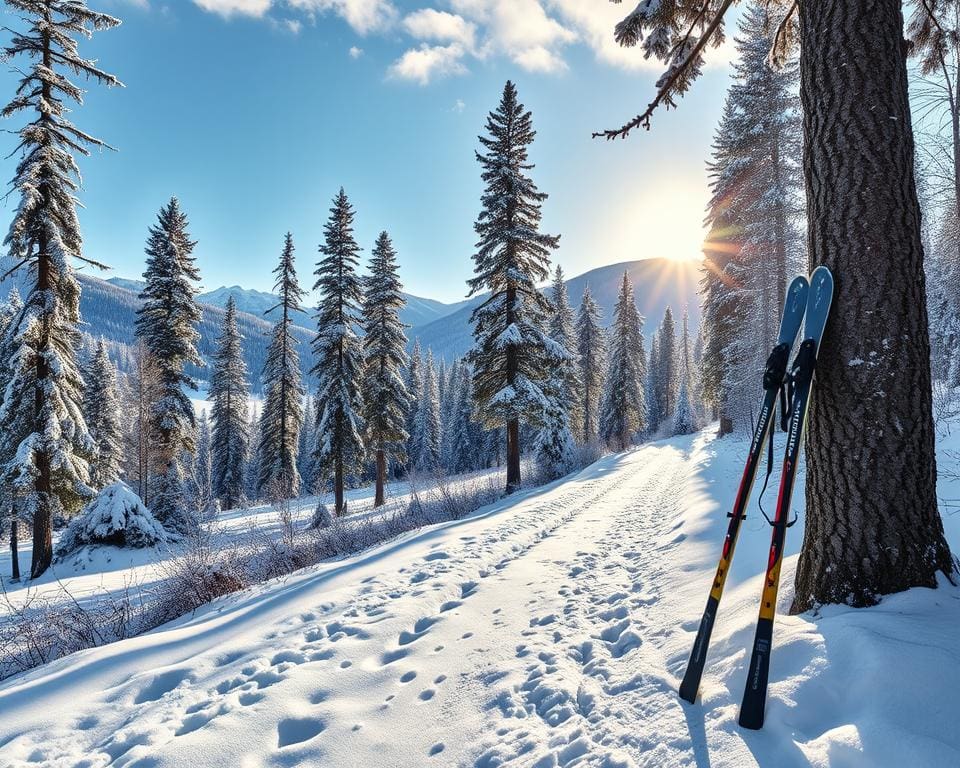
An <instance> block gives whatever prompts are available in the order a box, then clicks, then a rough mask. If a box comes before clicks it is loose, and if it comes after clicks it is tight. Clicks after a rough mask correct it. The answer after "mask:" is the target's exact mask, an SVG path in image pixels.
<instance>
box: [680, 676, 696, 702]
mask: <svg viewBox="0 0 960 768" xmlns="http://www.w3.org/2000/svg"><path fill="white" fill-rule="evenodd" d="M697 692H698V691H697V686H695V685H691V684H689V683H687V681H686V680H684V681H683V682H682V683H680V698H681V699H683V700H684V701H686V702H687V703H689V704H696V703H697Z"/></svg>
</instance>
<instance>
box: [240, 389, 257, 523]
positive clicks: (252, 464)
mask: <svg viewBox="0 0 960 768" xmlns="http://www.w3.org/2000/svg"><path fill="white" fill-rule="evenodd" d="M248 410H249V411H250V420H249V421H248V422H247V453H246V456H245V457H244V463H243V497H244V498H243V499H242V503H243V504H248V503H250V502H252V501H259V500H260V496H259V483H258V482H257V481H258V480H259V475H258V473H259V472H260V457H259V455H258V453H257V446H258V445H260V423H261V419H260V416H261V413H260V410H259V408H258V407H257V404H256V403H254V404H253V407H252V408H249V409H248Z"/></svg>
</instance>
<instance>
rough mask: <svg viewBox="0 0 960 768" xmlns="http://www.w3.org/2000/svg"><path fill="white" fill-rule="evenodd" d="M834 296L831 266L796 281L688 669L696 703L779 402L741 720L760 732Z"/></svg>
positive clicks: (687, 691) (685, 685)
mask: <svg viewBox="0 0 960 768" xmlns="http://www.w3.org/2000/svg"><path fill="white" fill-rule="evenodd" d="M832 300H833V276H832V275H831V274H830V270H828V269H827V268H826V267H817V268H816V269H815V270H814V271H813V274H812V275H810V280H809V281H808V280H807V278H805V277H797V278H795V279H794V280H793V282H792V283H790V286H789V288H788V290H787V297H786V301H785V303H784V308H783V315H782V317H781V320H780V334H779V336H778V338H777V345H776V346H775V347H774V348H773V351H772V352H771V353H770V357H769V359H768V360H767V367H766V371H765V372H764V375H763V389H764V395H763V402H762V404H761V407H760V415H759V418H758V419H757V424H756V427H755V428H754V432H753V439H752V441H751V443H750V452H749V454H748V456H747V462H746V466H745V467H744V469H743V476H742V478H741V480H740V487H739V489H738V491H737V496H736V500H735V502H734V505H733V511H731V512H730V513H729V514H728V517H729V518H730V523H729V524H728V526H727V535H726V538H725V539H724V541H723V549H722V551H721V554H720V563H719V564H718V565H717V572H716V576H715V577H714V580H713V587H712V588H711V590H710V597H709V598H708V599H707V607H706V609H705V610H704V612H703V618H701V619H700V626H699V628H698V630H697V637H696V640H695V641H694V643H693V650H692V651H691V653H690V661H689V662H688V664H687V671H686V673H685V674H684V676H683V682H682V683H681V685H680V697H681V698H683V699H685V700H686V701H689V702H690V703H691V704H692V703H693V702H694V701H695V700H696V698H697V691H698V690H699V688H700V678H701V677H702V675H703V668H704V664H705V663H706V657H707V648H708V646H709V645H710V635H711V634H712V632H713V624H714V620H715V619H716V614H717V608H718V607H719V605H720V598H721V597H722V596H723V587H724V584H725V583H726V580H727V574H728V573H729V570H730V563H731V561H732V560H733V553H734V549H735V548H736V544H737V537H738V536H739V534H740V524H741V523H742V522H743V520H744V518H745V517H746V514H745V512H746V508H747V502H748V501H749V499H750V492H751V490H752V489H753V482H754V479H755V478H756V475H757V468H758V467H759V465H760V461H761V459H762V457H763V446H764V441H765V440H766V439H767V437H768V436H769V437H770V439H772V430H774V429H775V426H774V424H775V418H774V417H775V415H776V410H777V402H778V399H779V403H780V411H781V415H782V421H783V424H784V428H785V429H786V431H787V447H786V454H785V456H784V460H783V471H782V474H781V477H780V490H779V493H778V495H777V508H776V513H775V515H774V518H773V520H769V522H770V524H771V526H772V528H773V532H772V535H771V541H770V554H769V557H768V560H767V573H766V579H765V580H764V586H763V594H762V596H761V598H760V616H759V619H758V621H757V632H756V636H755V638H754V642H753V652H752V654H751V658H750V667H749V669H748V672H747V685H746V689H745V690H744V694H743V702H742V704H741V705H740V725H741V726H743V727H744V728H751V729H758V728H760V727H762V726H763V714H764V707H765V703H766V696H767V679H768V677H769V672H770V652H771V647H772V643H773V619H774V615H775V612H776V604H777V590H778V588H779V584H780V566H781V565H782V563H783V550H784V542H785V541H786V535H787V528H788V527H790V526H791V525H792V524H793V523H792V521H790V519H789V510H790V499H791V497H792V495H793V485H794V480H795V478H796V470H797V460H798V458H799V455H800V445H801V438H802V437H803V428H804V424H805V421H806V416H807V406H808V405H809V402H810V388H811V385H812V383H813V371H814V368H815V367H816V362H817V352H818V351H819V348H820V340H821V339H822V338H823V329H824V326H825V325H826V322H827V316H828V315H829V313H830V304H831V301H832ZM801 323H803V324H804V332H803V340H802V341H801V343H800V348H799V350H798V352H797V355H796V357H795V358H794V363H793V366H792V368H791V370H790V372H789V374H788V372H787V363H788V359H789V356H790V350H791V349H792V347H793V345H794V342H795V341H796V339H797V336H798V335H799V333H800V325H801ZM771 450H772V444H771Z"/></svg>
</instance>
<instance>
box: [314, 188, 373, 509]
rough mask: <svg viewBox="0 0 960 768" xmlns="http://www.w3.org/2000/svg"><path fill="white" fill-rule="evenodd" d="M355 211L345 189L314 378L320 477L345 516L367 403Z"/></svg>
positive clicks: (322, 271) (325, 283) (323, 285)
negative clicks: (325, 478)
mask: <svg viewBox="0 0 960 768" xmlns="http://www.w3.org/2000/svg"><path fill="white" fill-rule="evenodd" d="M353 218H354V210H353V206H352V205H350V201H349V200H348V199H347V195H346V193H345V192H344V191H343V188H341V189H340V192H339V193H338V194H337V196H336V197H335V198H334V200H333V207H332V208H331V209H330V218H329V219H328V220H327V223H326V225H324V243H323V245H321V246H320V253H321V254H323V258H322V259H321V260H320V262H319V263H318V264H317V269H316V272H315V273H314V274H316V276H317V281H316V283H315V284H314V286H313V288H314V290H319V292H320V303H319V306H318V307H317V336H316V338H315V339H314V341H313V351H314V360H315V362H314V366H313V369H312V372H313V373H315V374H316V375H317V379H318V381H319V384H318V388H317V411H318V420H317V445H316V449H315V452H316V456H317V464H318V471H320V472H321V473H322V474H324V475H332V477H333V493H334V514H336V515H341V514H343V512H344V511H345V502H344V495H343V493H344V480H345V478H346V476H347V475H348V474H349V473H351V472H353V471H355V470H357V469H359V468H360V465H361V463H362V461H363V453H364V446H363V437H362V434H363V418H362V416H361V413H362V410H363V401H362V396H361V392H360V369H361V365H362V362H363V360H362V350H361V347H360V340H359V339H358V338H357V334H356V331H355V328H356V327H357V326H358V324H359V322H360V309H359V307H360V298H361V297H360V278H359V277H358V276H357V260H358V256H357V254H359V252H360V247H359V246H358V245H357V241H356V239H354V236H353Z"/></svg>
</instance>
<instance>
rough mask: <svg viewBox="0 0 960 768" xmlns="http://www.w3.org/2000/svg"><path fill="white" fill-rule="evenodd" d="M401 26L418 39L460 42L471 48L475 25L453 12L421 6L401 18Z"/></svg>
mask: <svg viewBox="0 0 960 768" xmlns="http://www.w3.org/2000/svg"><path fill="white" fill-rule="evenodd" d="M403 28H404V29H405V30H406V31H407V32H408V33H409V34H410V35H411V36H412V37H415V38H417V39H418V40H433V41H439V42H445V43H460V44H461V45H462V46H463V47H464V48H467V49H472V48H473V45H474V38H475V35H476V27H475V26H474V25H473V24H471V23H470V22H469V21H467V20H466V19H464V18H463V16H458V15H457V14H455V13H447V12H446V11H438V10H436V9H434V8H421V9H420V10H419V11H414V12H413V13H411V14H409V15H408V16H407V17H406V18H404V20H403Z"/></svg>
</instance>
